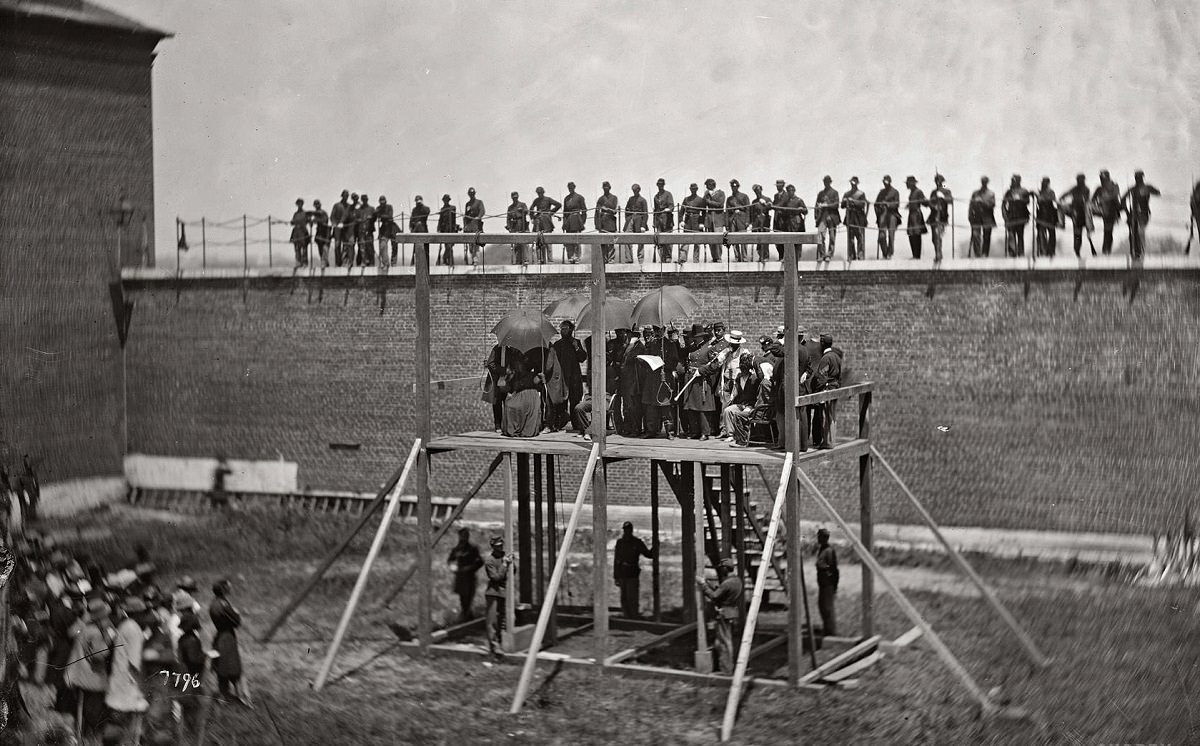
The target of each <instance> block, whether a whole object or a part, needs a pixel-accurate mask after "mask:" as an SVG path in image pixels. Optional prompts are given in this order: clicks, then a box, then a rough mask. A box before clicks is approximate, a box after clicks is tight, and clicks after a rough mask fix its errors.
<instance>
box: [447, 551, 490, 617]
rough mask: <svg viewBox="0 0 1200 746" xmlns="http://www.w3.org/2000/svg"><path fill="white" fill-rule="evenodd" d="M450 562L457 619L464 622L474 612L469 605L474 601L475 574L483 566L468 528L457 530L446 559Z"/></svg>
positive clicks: (481, 558)
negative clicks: (456, 600)
mask: <svg viewBox="0 0 1200 746" xmlns="http://www.w3.org/2000/svg"><path fill="white" fill-rule="evenodd" d="M446 561H447V562H448V563H449V564H450V569H451V570H453V571H454V594H455V595H456V596H458V608H459V612H458V620H459V621H460V622H465V621H468V620H469V619H471V618H472V617H473V616H474V614H473V612H472V610H471V606H472V605H473V604H474V603H475V585H476V580H475V575H476V573H478V572H479V568H481V567H483V557H482V556H481V555H480V554H479V547H477V546H475V545H474V544H472V543H471V530H470V529H468V528H460V529H459V530H458V544H456V545H455V546H454V548H453V549H451V550H450V557H449V558H448V559H447V560H446Z"/></svg>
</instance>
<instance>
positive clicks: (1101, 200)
mask: <svg viewBox="0 0 1200 746" xmlns="http://www.w3.org/2000/svg"><path fill="white" fill-rule="evenodd" d="M1091 209H1092V214H1093V215H1099V216H1100V219H1101V220H1103V221H1104V243H1103V244H1102V245H1101V247H1100V251H1101V252H1103V253H1104V254H1111V253H1112V245H1113V228H1115V227H1116V225H1117V221H1118V220H1120V219H1121V190H1120V188H1119V187H1118V186H1117V185H1116V184H1114V183H1113V180H1112V177H1111V176H1110V175H1109V173H1108V170H1107V169H1106V170H1104V171H1101V172H1100V186H1098V187H1096V191H1095V192H1093V193H1092V207H1091Z"/></svg>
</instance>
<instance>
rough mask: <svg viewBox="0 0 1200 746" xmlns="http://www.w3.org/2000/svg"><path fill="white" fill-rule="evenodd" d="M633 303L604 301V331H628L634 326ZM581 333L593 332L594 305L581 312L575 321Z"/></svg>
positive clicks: (609, 299)
mask: <svg viewBox="0 0 1200 746" xmlns="http://www.w3.org/2000/svg"><path fill="white" fill-rule="evenodd" d="M632 317H633V303H631V302H629V301H627V300H621V299H620V298H605V299H604V329H605V330H606V331H612V330H613V329H628V328H629V327H630V326H632V325H633V321H632ZM575 326H576V327H577V328H578V329H579V331H588V332H591V331H592V304H591V303H589V304H587V305H586V306H584V307H583V310H582V311H580V312H579V316H578V318H576V319H575Z"/></svg>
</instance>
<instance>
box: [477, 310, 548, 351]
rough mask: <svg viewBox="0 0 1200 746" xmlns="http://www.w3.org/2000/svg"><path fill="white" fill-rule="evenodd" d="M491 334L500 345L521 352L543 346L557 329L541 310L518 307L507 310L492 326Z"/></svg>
mask: <svg viewBox="0 0 1200 746" xmlns="http://www.w3.org/2000/svg"><path fill="white" fill-rule="evenodd" d="M492 334H495V335H496V341H497V342H499V343H500V344H501V345H507V346H509V347H515V348H516V349H518V350H520V351H521V352H525V351H526V350H532V349H534V348H536V347H545V346H547V345H548V344H550V340H551V339H552V338H553V337H554V335H555V334H558V331H557V330H555V328H554V327H553V326H551V325H550V320H549V319H547V318H546V317H545V316H544V315H542V312H541V311H538V310H536V309H533V308H518V309H517V310H515V311H509V312H508V313H507V314H505V315H504V318H502V319H500V321H499V322H497V323H496V325H495V326H494V327H492Z"/></svg>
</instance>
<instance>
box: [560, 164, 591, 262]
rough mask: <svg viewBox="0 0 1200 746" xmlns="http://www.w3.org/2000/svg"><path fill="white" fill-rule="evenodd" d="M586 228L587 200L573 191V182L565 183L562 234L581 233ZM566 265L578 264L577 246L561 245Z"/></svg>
mask: <svg viewBox="0 0 1200 746" xmlns="http://www.w3.org/2000/svg"><path fill="white" fill-rule="evenodd" d="M586 227H587V200H585V199H584V198H583V195H582V194H579V193H578V192H576V191H575V182H573V181H571V182H568V183H567V196H566V197H563V232H564V233H582V232H583V229H584V228H586ZM563 248H564V249H566V252H567V263H568V264H579V244H577V243H568V244H563Z"/></svg>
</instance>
